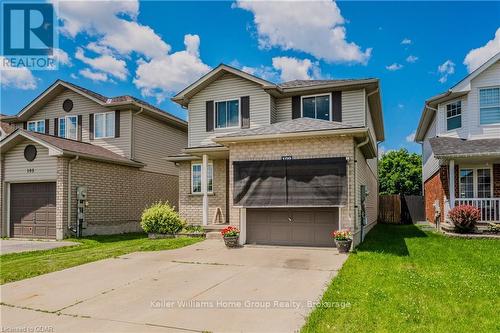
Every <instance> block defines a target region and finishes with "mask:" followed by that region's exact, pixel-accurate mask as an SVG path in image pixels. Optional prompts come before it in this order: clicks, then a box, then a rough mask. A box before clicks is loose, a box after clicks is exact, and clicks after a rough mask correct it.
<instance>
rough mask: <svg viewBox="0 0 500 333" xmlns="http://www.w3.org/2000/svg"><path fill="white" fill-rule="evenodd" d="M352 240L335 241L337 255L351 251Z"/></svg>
mask: <svg viewBox="0 0 500 333" xmlns="http://www.w3.org/2000/svg"><path fill="white" fill-rule="evenodd" d="M351 244H352V239H348V240H335V245H336V246H337V250H339V253H348V252H349V250H350V249H351Z"/></svg>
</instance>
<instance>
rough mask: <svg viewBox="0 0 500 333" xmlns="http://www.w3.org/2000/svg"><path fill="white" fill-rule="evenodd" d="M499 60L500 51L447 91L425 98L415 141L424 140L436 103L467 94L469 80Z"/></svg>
mask: <svg viewBox="0 0 500 333" xmlns="http://www.w3.org/2000/svg"><path fill="white" fill-rule="evenodd" d="M499 60H500V52H498V53H497V54H495V55H494V56H493V57H491V58H490V59H489V60H488V61H486V62H485V63H484V64H482V65H481V66H479V67H478V68H477V69H475V70H474V71H473V72H471V73H470V74H469V75H467V76H466V77H464V78H463V79H462V80H460V81H459V82H458V83H457V84H455V85H454V86H452V87H451V88H449V89H448V90H447V91H445V92H443V93H440V94H438V95H435V96H433V97H431V98H429V99H427V100H426V101H425V103H424V108H423V110H422V115H421V117H420V120H419V122H418V127H417V131H416V132H415V141H416V142H420V141H423V140H424V136H425V133H427V129H428V127H429V125H430V123H431V121H432V119H433V118H434V113H435V112H436V107H437V106H438V104H440V103H442V102H445V101H448V100H452V99H454V98H457V97H461V96H464V95H467V94H468V93H469V91H470V89H471V86H470V83H471V81H472V80H473V79H474V78H476V77H477V76H479V75H480V74H481V73H483V72H484V71H485V70H487V69H488V68H490V67H491V66H492V65H493V64H495V63H496V62H497V61H499Z"/></svg>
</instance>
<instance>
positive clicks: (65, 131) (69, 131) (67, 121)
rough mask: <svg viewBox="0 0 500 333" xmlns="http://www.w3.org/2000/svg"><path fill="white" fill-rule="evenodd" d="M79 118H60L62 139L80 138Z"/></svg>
mask: <svg viewBox="0 0 500 333" xmlns="http://www.w3.org/2000/svg"><path fill="white" fill-rule="evenodd" d="M77 130H78V117H77V116H66V117H64V118H59V136H60V137H61V138H66V139H72V140H76V139H77V138H78V132H77Z"/></svg>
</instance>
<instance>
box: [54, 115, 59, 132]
mask: <svg viewBox="0 0 500 333" xmlns="http://www.w3.org/2000/svg"><path fill="white" fill-rule="evenodd" d="M54 136H59V118H54Z"/></svg>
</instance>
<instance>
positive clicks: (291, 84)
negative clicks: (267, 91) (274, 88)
mask: <svg viewBox="0 0 500 333" xmlns="http://www.w3.org/2000/svg"><path fill="white" fill-rule="evenodd" d="M366 80H372V78H363V79H339V80H293V81H286V82H282V83H280V84H278V85H279V86H280V87H281V88H285V89H286V88H306V87H314V86H319V85H324V84H334V83H350V82H353V83H354V82H357V81H366Z"/></svg>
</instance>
